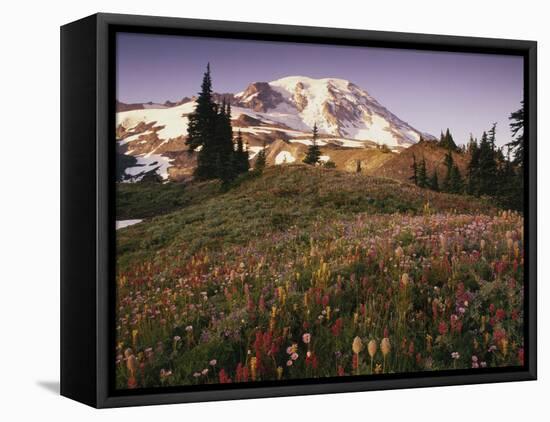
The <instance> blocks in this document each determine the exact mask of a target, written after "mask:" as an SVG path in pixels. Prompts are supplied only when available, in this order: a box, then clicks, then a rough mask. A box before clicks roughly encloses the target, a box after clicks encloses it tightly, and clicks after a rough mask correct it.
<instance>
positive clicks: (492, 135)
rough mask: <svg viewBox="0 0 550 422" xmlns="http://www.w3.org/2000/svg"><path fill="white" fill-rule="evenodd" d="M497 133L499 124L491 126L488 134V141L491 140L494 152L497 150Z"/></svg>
mask: <svg viewBox="0 0 550 422" xmlns="http://www.w3.org/2000/svg"><path fill="white" fill-rule="evenodd" d="M496 133H497V124H496V123H493V126H491V129H489V132H487V139H488V140H489V144H490V145H491V149H492V150H493V151H495V150H496V146H495V143H496Z"/></svg>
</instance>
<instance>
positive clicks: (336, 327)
mask: <svg viewBox="0 0 550 422" xmlns="http://www.w3.org/2000/svg"><path fill="white" fill-rule="evenodd" d="M343 325H344V322H343V321H342V318H338V319H337V320H336V321H334V324H332V326H331V327H330V330H331V331H332V335H333V336H334V337H338V336H339V335H340V333H341V332H342V327H343Z"/></svg>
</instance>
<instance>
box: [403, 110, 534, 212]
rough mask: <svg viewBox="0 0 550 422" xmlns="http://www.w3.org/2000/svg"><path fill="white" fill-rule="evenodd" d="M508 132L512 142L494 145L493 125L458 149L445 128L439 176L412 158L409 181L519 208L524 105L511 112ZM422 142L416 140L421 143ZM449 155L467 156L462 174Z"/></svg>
mask: <svg viewBox="0 0 550 422" xmlns="http://www.w3.org/2000/svg"><path fill="white" fill-rule="evenodd" d="M509 119H510V130H511V132H512V138H513V139H512V141H511V142H509V143H507V144H505V145H504V146H503V147H497V146H496V132H497V125H496V123H494V124H493V125H492V127H491V129H489V130H488V131H484V132H483V134H482V135H481V139H480V140H478V139H477V138H474V137H473V136H472V135H470V140H469V142H468V144H467V145H464V146H462V147H458V146H457V145H456V143H455V142H454V139H453V136H452V134H451V133H450V131H449V129H447V131H446V132H445V134H444V133H443V132H442V133H441V136H440V139H439V141H437V144H438V145H439V146H441V147H443V148H445V149H446V153H445V157H444V160H443V167H444V171H443V175H444V178H443V179H442V180H440V177H441V175H440V174H438V169H437V167H436V168H434V170H433V172H432V174H431V175H429V174H428V171H427V168H426V160H425V159H424V157H423V158H422V160H418V159H417V157H415V156H414V155H413V163H412V165H411V170H412V175H411V176H410V180H411V181H412V182H413V183H414V184H415V185H417V186H419V187H422V188H428V189H432V190H435V191H442V192H448V193H455V194H467V195H472V196H476V197H481V196H489V197H492V198H494V199H495V200H496V201H497V202H498V203H499V205H500V206H502V207H505V208H510V209H518V210H522V209H523V186H524V185H523V181H524V142H523V141H524V138H523V128H524V105H523V102H522V103H521V107H520V109H518V110H517V111H515V112H513V113H511V115H510V117H509ZM422 141H423V139H422V138H421V139H420V142H422ZM453 153H456V154H464V155H467V156H468V157H469V161H468V165H467V168H466V170H465V174H461V172H460V169H459V168H458V166H457V165H456V163H455V162H454V159H453Z"/></svg>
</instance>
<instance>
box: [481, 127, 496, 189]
mask: <svg viewBox="0 0 550 422" xmlns="http://www.w3.org/2000/svg"><path fill="white" fill-rule="evenodd" d="M478 174H479V194H480V195H488V196H495V194H496V192H495V183H496V179H497V165H496V160H495V151H494V150H493V147H492V144H491V141H490V140H489V137H488V136H487V132H483V135H482V136H481V141H480V143H479V172H478Z"/></svg>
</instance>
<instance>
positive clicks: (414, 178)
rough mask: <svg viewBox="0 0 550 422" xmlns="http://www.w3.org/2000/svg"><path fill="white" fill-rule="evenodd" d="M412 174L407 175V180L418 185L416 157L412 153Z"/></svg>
mask: <svg viewBox="0 0 550 422" xmlns="http://www.w3.org/2000/svg"><path fill="white" fill-rule="evenodd" d="M411 169H412V176H411V177H409V180H410V181H411V182H413V183H414V184H415V185H417V186H418V164H417V163H416V157H415V155H414V154H413V162H412V164H411Z"/></svg>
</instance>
